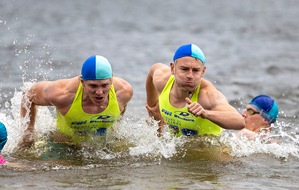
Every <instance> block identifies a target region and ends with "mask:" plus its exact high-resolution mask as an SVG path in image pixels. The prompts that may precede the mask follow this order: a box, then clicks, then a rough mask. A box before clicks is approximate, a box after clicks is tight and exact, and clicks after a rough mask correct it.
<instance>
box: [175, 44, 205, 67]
mask: <svg viewBox="0 0 299 190" xmlns="http://www.w3.org/2000/svg"><path fill="white" fill-rule="evenodd" d="M186 56H190V57H194V58H196V59H199V60H201V62H202V63H203V65H204V64H205V63H206V58H205V55H204V54H203V52H202V51H201V49H200V48H199V47H197V46H196V45H194V44H187V45H182V46H181V47H179V48H178V49H177V50H176V52H175V54H174V56H173V61H176V60H177V59H178V58H181V57H186Z"/></svg>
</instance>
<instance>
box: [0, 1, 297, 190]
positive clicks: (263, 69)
mask: <svg viewBox="0 0 299 190" xmlns="http://www.w3.org/2000/svg"><path fill="white" fill-rule="evenodd" d="M298 18H299V2H298V1H296V0H284V1H279V0H263V1H259V0H251V1H240V0H222V1H209V0H188V1H183V0H171V1H158V0H151V1H145V0H139V1H138V0H126V1H124V0H114V1H105V0H86V1H79V0H72V1H71V0H69V1H68V0H65V1H58V0H52V1H34V0H27V1H21V0H14V1H11V0H2V1H0V57H1V59H0V69H1V75H0V120H1V121H2V122H3V123H4V124H5V125H6V126H7V130H8V134H9V140H8V143H7V144H6V146H5V148H4V149H3V152H2V153H3V154H4V156H5V158H7V160H8V161H9V162H11V163H15V164H14V165H12V166H9V165H7V166H0V182H1V183H0V189H49V188H51V189H87V188H90V189H297V188H298V186H299V170H298V169H299V146H298V143H299V136H298V134H299V129H298V126H299V121H298V115H299V110H298V105H299V77H298V72H299V64H297V62H298V60H299V54H298V52H299V22H298ZM185 43H194V44H196V45H198V46H199V47H200V48H201V49H202V50H203V51H204V53H205V55H206V59H207V70H206V73H205V78H207V79H208V80H210V81H212V82H213V83H214V84H215V86H216V87H217V88H218V89H219V90H221V91H222V92H223V94H224V95H225V96H226V97H227V99H228V100H229V102H230V103H231V104H232V105H233V106H234V107H235V108H236V109H238V111H240V113H241V112H242V110H243V109H244V106H245V105H246V103H247V102H248V101H250V100H251V98H252V97H254V96H256V95H258V94H268V95H270V96H272V97H274V98H275V99H276V101H277V103H278V105H279V109H280V112H279V118H278V122H277V123H276V124H275V125H274V126H273V133H272V134H271V135H273V136H275V138H277V139H279V140H280V141H281V142H283V143H282V144H281V145H278V144H265V143H260V142H258V141H257V142H255V141H254V142H248V141H246V140H242V139H237V138H236V137H235V133H236V131H231V130H225V131H224V133H223V135H222V136H221V137H219V138H208V137H199V138H187V139H184V138H173V137H171V136H167V135H166V136H165V137H164V138H162V139H161V138H158V137H157V136H156V134H155V131H156V128H155V125H153V126H148V125H147V121H148V120H149V118H148V116H147V112H146V110H145V107H144V105H145V99H146V97H145V78H146V74H147V72H148V70H149V68H150V66H151V65H152V64H154V63H156V62H162V63H165V64H169V63H170V62H171V60H172V56H173V53H174V51H175V50H176V48H177V47H178V46H180V45H182V44H185ZM94 54H100V55H103V56H105V57H107V58H108V60H109V61H110V63H111V64H112V67H113V70H114V74H115V75H116V76H120V77H122V78H124V79H126V80H127V81H129V82H130V83H131V84H132V86H133V88H134V96H133V99H132V100H131V102H130V103H129V105H128V109H127V112H126V114H125V117H124V118H123V120H122V121H121V122H120V123H119V124H118V125H117V126H116V127H115V128H116V129H115V134H114V135H111V136H108V139H107V146H106V148H104V149H102V148H100V147H92V148H84V149H80V150H73V149H72V147H63V146H59V145H56V144H45V142H44V141H45V139H44V138H46V137H45V134H47V133H48V132H49V131H51V130H52V129H53V125H52V124H53V120H54V119H55V118H54V117H53V115H54V114H53V113H54V112H53V109H52V108H46V107H43V108H40V110H39V115H38V118H37V119H38V120H37V126H36V129H37V136H38V138H39V139H40V140H39V143H38V144H37V145H36V148H35V150H34V151H31V152H29V153H26V154H25V153H24V154H23V155H17V154H16V153H15V152H14V148H15V147H16V144H17V142H18V140H19V139H20V136H21V134H22V130H23V129H22V128H20V123H21V122H22V121H21V120H20V116H19V105H20V99H21V89H22V88H24V87H27V86H28V85H30V84H31V83H32V82H36V81H41V80H56V79H60V78H68V77H73V76H76V75H79V74H80V69H81V64H82V62H83V61H84V60H85V59H86V58H87V57H88V56H90V55H94Z"/></svg>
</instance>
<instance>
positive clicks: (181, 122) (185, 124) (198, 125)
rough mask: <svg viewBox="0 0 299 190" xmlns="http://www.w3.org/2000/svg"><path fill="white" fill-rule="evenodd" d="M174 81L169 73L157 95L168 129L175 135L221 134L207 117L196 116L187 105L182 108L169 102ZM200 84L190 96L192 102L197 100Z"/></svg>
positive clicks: (219, 129) (219, 128)
mask: <svg viewBox="0 0 299 190" xmlns="http://www.w3.org/2000/svg"><path fill="white" fill-rule="evenodd" d="M173 83H174V76H173V75H171V77H170V78H169V80H168V81H167V84H166V85H165V87H164V89H163V91H162V93H161V94H160V96H159V106H160V113H161V115H162V117H163V119H164V121H165V123H166V124H167V126H168V128H169V131H170V132H171V133H173V134H174V135H176V136H181V135H185V136H194V135H204V134H213V135H218V134H221V132H222V128H221V127H219V126H218V125H216V124H215V123H213V122H211V121H210V120H208V119H203V118H201V117H196V116H194V115H193V114H191V113H190V112H188V109H187V106H185V107H183V108H176V107H173V106H172V105H171V104H170V102H169V93H170V90H171V88H172V85H173ZM199 90H200V85H199V86H198V87H197V88H196V90H195V92H194V94H193V95H192V97H191V101H192V102H197V101H198V94H199Z"/></svg>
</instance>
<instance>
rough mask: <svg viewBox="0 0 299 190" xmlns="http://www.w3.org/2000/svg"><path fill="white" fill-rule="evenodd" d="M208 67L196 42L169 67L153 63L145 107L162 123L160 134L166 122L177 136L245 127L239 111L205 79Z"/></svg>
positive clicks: (182, 50)
mask: <svg viewBox="0 0 299 190" xmlns="http://www.w3.org/2000/svg"><path fill="white" fill-rule="evenodd" d="M206 68H207V66H206V59H205V56H204V54H203V52H202V51H201V49H200V48H199V47H197V46H196V45H194V44H186V45H182V46H180V47H179V48H178V49H177V50H176V52H175V54H174V57H173V62H171V63H170V67H169V66H167V65H165V64H163V63H156V64H154V65H152V67H151V68H150V70H149V72H148V75H147V79H146V96H147V99H146V109H147V111H148V113H149V116H151V117H153V118H154V119H155V120H156V121H158V122H159V129H158V133H161V132H162V131H163V128H164V127H165V126H166V125H167V126H168V128H169V129H170V132H172V133H174V134H175V135H177V136H181V135H185V136H194V135H204V134H214V135H218V134H221V132H222V128H223V129H235V130H240V129H242V128H243V127H244V120H243V118H242V116H241V115H240V113H239V112H238V111H237V110H236V109H235V108H234V107H233V106H231V105H230V104H229V103H228V101H227V99H226V97H225V96H224V95H223V94H222V93H221V92H220V91H219V90H217V88H216V87H215V86H214V85H213V84H212V83H211V82H210V81H208V80H206V79H204V78H203V76H204V73H205V71H206ZM186 104H187V106H186Z"/></svg>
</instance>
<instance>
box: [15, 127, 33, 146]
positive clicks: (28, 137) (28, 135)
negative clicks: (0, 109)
mask: <svg viewBox="0 0 299 190" xmlns="http://www.w3.org/2000/svg"><path fill="white" fill-rule="evenodd" d="M33 134H34V133H33V131H31V130H25V132H24V134H23V136H22V138H21V140H20V142H19V144H18V149H28V148H31V147H32V145H33V144H34V137H33Z"/></svg>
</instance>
